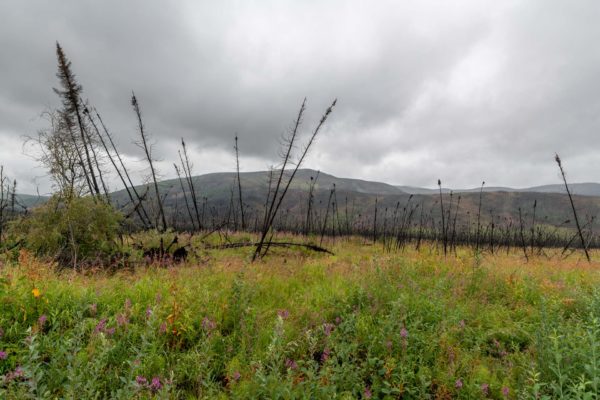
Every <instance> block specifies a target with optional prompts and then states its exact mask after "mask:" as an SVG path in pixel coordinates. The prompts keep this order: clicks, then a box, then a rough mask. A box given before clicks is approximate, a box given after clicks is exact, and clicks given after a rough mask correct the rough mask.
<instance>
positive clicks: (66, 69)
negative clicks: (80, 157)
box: [54, 42, 100, 195]
mask: <svg viewBox="0 0 600 400" xmlns="http://www.w3.org/2000/svg"><path fill="white" fill-rule="evenodd" d="M56 57H57V58H58V73H57V74H56V76H57V77H58V79H60V83H61V85H62V87H63V89H62V90H61V89H56V88H55V89H54V92H55V93H56V94H57V95H58V96H59V97H60V98H61V99H62V102H63V107H64V110H63V113H64V115H65V117H67V118H65V122H66V123H68V124H69V125H70V126H69V127H68V128H69V129H70V130H71V129H73V128H74V123H73V122H72V121H73V120H72V118H73V117H75V118H76V120H77V125H78V127H79V133H80V137H81V143H82V145H83V149H84V153H85V157H86V161H87V173H89V178H90V182H91V184H92V188H93V194H95V195H99V194H100V188H99V187H98V182H97V181H96V174H95V173H94V167H93V165H92V158H91V156H90V150H89V148H88V143H87V139H86V135H87V134H86V130H85V124H84V121H83V117H82V110H81V91H82V90H83V88H82V87H81V85H80V84H79V83H77V81H76V80H75V75H74V74H73V72H72V71H71V62H70V61H69V60H68V59H67V57H66V56H65V53H64V52H63V50H62V48H61V47H60V44H58V42H57V43H56Z"/></svg>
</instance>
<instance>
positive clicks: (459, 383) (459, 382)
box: [454, 379, 463, 389]
mask: <svg viewBox="0 0 600 400" xmlns="http://www.w3.org/2000/svg"><path fill="white" fill-rule="evenodd" d="M454 387H455V388H457V389H462V387H463V381H462V380H460V379H457V380H456V382H455V383H454Z"/></svg>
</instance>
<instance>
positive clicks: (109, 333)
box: [104, 328, 115, 336]
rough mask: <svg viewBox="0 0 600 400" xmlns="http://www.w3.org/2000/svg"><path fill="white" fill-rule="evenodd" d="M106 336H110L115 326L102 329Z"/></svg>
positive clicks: (113, 332)
mask: <svg viewBox="0 0 600 400" xmlns="http://www.w3.org/2000/svg"><path fill="white" fill-rule="evenodd" d="M104 333H106V334H107V335H108V336H112V335H114V334H115V328H108V329H106V330H105V331H104Z"/></svg>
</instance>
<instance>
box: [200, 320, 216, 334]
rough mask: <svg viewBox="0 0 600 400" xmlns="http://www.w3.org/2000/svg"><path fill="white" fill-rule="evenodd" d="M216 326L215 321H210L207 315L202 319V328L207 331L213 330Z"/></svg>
mask: <svg viewBox="0 0 600 400" xmlns="http://www.w3.org/2000/svg"><path fill="white" fill-rule="evenodd" d="M216 327H217V323H216V322H215V321H212V320H211V319H210V318H208V317H204V318H203V319H202V329H204V330H205V331H207V332H210V331H212V330H214V329H215V328H216Z"/></svg>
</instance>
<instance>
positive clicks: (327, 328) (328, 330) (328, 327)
mask: <svg viewBox="0 0 600 400" xmlns="http://www.w3.org/2000/svg"><path fill="white" fill-rule="evenodd" d="M334 328H335V325H334V324H330V323H324V324H323V331H324V332H325V336H329V335H331V332H333V329H334Z"/></svg>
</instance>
